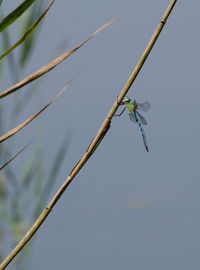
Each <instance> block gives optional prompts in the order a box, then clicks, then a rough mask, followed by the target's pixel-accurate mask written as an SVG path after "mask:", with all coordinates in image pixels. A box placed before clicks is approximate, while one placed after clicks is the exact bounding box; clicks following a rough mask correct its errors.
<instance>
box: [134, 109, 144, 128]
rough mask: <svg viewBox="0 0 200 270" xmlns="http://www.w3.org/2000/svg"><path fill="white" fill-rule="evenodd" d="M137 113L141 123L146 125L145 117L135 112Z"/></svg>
mask: <svg viewBox="0 0 200 270" xmlns="http://www.w3.org/2000/svg"><path fill="white" fill-rule="evenodd" d="M135 113H136V114H137V117H138V118H139V119H140V121H141V123H142V124H143V125H144V126H146V125H147V121H146V119H145V118H144V117H143V116H142V115H141V114H140V113H139V112H137V111H136V112H135Z"/></svg>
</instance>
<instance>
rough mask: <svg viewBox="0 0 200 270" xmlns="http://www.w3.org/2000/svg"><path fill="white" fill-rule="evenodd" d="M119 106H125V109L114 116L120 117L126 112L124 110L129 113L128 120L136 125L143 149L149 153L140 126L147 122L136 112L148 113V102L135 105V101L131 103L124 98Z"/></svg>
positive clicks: (149, 105) (149, 106)
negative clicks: (139, 132) (140, 135)
mask: <svg viewBox="0 0 200 270" xmlns="http://www.w3.org/2000/svg"><path fill="white" fill-rule="evenodd" d="M119 105H125V108H124V109H123V110H122V111H121V113H120V114H115V116H121V115H122V113H123V112H124V111H125V110H126V108H127V109H128V111H129V118H130V120H131V121H133V122H134V123H137V124H138V126H139V128H140V131H141V134H142V139H143V142H144V146H145V149H146V150H147V152H149V148H148V144H147V138H146V135H145V132H144V129H143V126H142V124H143V125H144V126H145V125H147V121H146V120H145V118H144V117H143V116H142V115H141V114H140V113H139V112H138V110H140V111H143V112H148V110H149V109H150V108H151V104H150V103H149V102H144V103H137V102H136V100H135V99H134V101H131V99H130V98H129V97H127V96H126V97H124V99H123V100H122V102H121V103H120V104H119Z"/></svg>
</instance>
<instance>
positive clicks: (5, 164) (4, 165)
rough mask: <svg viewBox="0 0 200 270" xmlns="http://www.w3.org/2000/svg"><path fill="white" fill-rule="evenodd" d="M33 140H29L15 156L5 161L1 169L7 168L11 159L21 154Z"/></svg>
mask: <svg viewBox="0 0 200 270" xmlns="http://www.w3.org/2000/svg"><path fill="white" fill-rule="evenodd" d="M30 143H31V142H29V143H28V144H26V145H25V146H24V147H23V148H22V149H20V150H19V151H18V152H17V153H16V154H15V155H14V156H12V157H11V158H10V159H9V160H8V161H7V162H6V163H4V164H3V165H2V166H1V167H0V171H1V170H2V169H3V168H5V167H6V166H7V165H8V164H9V163H10V162H11V161H13V160H14V159H15V158H16V157H17V156H18V155H19V154H21V153H22V152H23V151H24V150H25V149H26V148H27V147H28V146H29V144H30Z"/></svg>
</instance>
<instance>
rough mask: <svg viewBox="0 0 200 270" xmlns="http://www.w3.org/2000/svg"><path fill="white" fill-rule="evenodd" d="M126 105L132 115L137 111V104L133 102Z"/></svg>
mask: <svg viewBox="0 0 200 270" xmlns="http://www.w3.org/2000/svg"><path fill="white" fill-rule="evenodd" d="M125 105H126V108H127V109H128V111H129V113H132V112H133V111H134V110H135V103H134V102H133V101H129V102H126V103H125Z"/></svg>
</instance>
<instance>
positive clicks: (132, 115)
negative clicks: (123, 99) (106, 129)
mask: <svg viewBox="0 0 200 270" xmlns="http://www.w3.org/2000/svg"><path fill="white" fill-rule="evenodd" d="M129 118H130V120H131V121H133V122H134V123H136V122H137V121H136V118H135V114H134V112H132V113H129Z"/></svg>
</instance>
